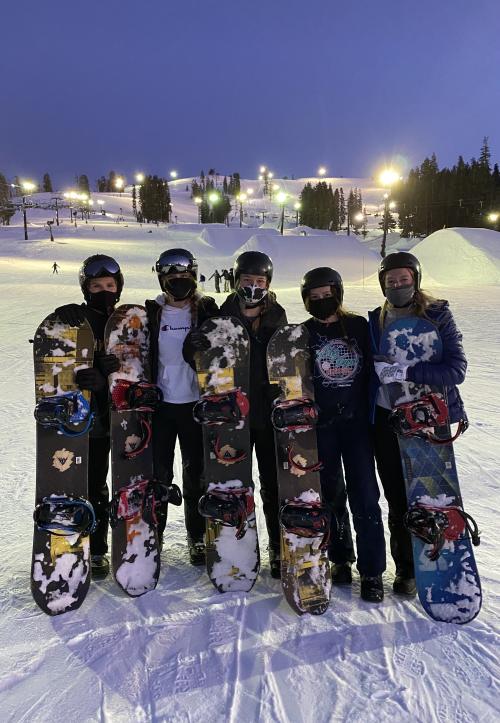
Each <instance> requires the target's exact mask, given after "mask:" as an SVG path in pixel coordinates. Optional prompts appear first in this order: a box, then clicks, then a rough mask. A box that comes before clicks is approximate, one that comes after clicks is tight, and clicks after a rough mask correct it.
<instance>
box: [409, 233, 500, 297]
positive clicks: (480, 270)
mask: <svg viewBox="0 0 500 723" xmlns="http://www.w3.org/2000/svg"><path fill="white" fill-rule="evenodd" d="M411 252H412V253H413V254H415V256H416V257H417V258H418V259H419V261H420V263H421V264H422V267H423V276H424V279H423V285H424V286H425V282H426V278H428V279H431V278H432V280H433V282H436V283H437V284H443V285H446V286H453V287H454V286H479V285H480V286H485V285H488V284H500V233H499V232H498V231H490V230H489V229H484V228H446V229H441V230H440V231H435V232H434V233H432V234H431V235H430V236H427V238H425V239H424V240H423V241H420V243H418V244H416V245H415V246H414V247H413V248H412V249H411ZM427 272H428V273H427Z"/></svg>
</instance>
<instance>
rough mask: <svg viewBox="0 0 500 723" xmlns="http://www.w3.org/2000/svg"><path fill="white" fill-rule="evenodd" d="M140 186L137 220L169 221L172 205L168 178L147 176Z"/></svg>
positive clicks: (150, 221) (147, 221)
mask: <svg viewBox="0 0 500 723" xmlns="http://www.w3.org/2000/svg"><path fill="white" fill-rule="evenodd" d="M138 188H139V192H138V194H137V195H138V199H139V209H138V210H137V211H136V216H137V220H138V221H139V222H141V223H142V222H145V223H169V222H170V216H171V212H172V205H171V199H170V189H169V187H168V182H167V179H166V178H162V177H161V176H146V177H145V178H144V181H143V182H142V183H141V185H140V186H139V187H138ZM134 190H135V187H134ZM136 208H137V206H136Z"/></svg>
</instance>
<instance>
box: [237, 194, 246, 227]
mask: <svg viewBox="0 0 500 723" xmlns="http://www.w3.org/2000/svg"><path fill="white" fill-rule="evenodd" d="M237 200H238V201H239V202H240V228H241V227H242V226H243V201H246V200H247V195H246V193H240V195H239V196H237Z"/></svg>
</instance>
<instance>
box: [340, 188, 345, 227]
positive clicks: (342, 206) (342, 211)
mask: <svg viewBox="0 0 500 723" xmlns="http://www.w3.org/2000/svg"><path fill="white" fill-rule="evenodd" d="M345 220H346V206H345V198H344V189H343V188H342V187H340V189H339V229H341V228H342V227H343V225H344V224H345Z"/></svg>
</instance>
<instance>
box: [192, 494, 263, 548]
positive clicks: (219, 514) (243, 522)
mask: <svg viewBox="0 0 500 723" xmlns="http://www.w3.org/2000/svg"><path fill="white" fill-rule="evenodd" d="M249 491H250V488H249V487H238V488H234V489H232V490H231V491H230V492H223V491H222V490H213V491H212V492H207V494H205V495H203V497H201V498H200V501H199V502H198V512H199V513H200V515H201V516H202V517H206V518H208V519H211V520H216V521H217V522H220V524H221V525H223V526H224V527H235V528H236V532H235V537H236V539H237V540H241V538H242V537H244V536H245V534H246V531H247V528H248V512H249V511H252V510H253V495H248V492H249Z"/></svg>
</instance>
